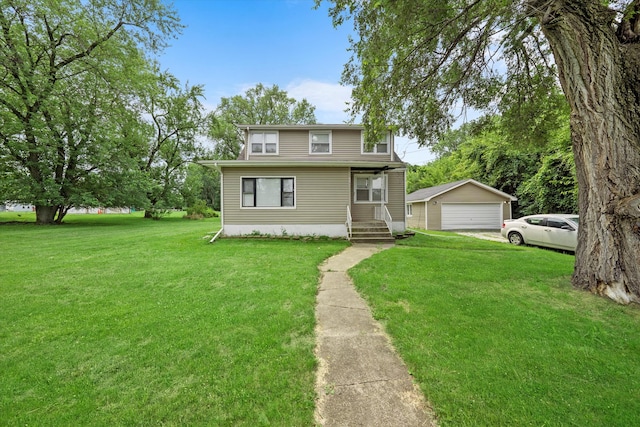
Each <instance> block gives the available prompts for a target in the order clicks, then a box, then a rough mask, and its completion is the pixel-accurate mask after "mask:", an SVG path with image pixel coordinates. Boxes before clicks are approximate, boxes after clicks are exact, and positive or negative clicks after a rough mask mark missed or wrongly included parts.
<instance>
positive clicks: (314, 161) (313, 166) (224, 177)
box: [200, 124, 406, 240]
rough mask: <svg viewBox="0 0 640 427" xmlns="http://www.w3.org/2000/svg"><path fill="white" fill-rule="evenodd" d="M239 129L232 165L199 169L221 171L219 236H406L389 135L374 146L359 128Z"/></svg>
mask: <svg viewBox="0 0 640 427" xmlns="http://www.w3.org/2000/svg"><path fill="white" fill-rule="evenodd" d="M238 127H239V128H240V129H241V130H242V132H243V133H244V148H243V150H242V153H241V155H240V157H239V158H238V159H237V160H208V161H202V162H200V163H201V164H203V165H205V166H208V167H215V168H218V169H219V170H220V172H221V218H222V227H223V229H222V233H223V235H226V236H239V235H249V234H255V233H260V234H271V235H282V234H287V235H317V236H330V237H345V238H352V235H353V233H354V231H355V230H357V229H359V228H360V229H362V230H366V229H369V230H371V228H367V227H372V226H373V224H374V223H377V224H378V225H379V226H382V227H383V228H384V230H385V231H386V233H387V235H388V236H391V235H392V234H393V233H395V232H404V231H405V167H406V164H405V163H403V162H402V161H401V160H400V158H399V157H398V156H397V155H396V153H395V152H394V137H393V134H392V133H391V132H389V133H388V134H387V135H386V137H385V138H384V140H382V141H377V142H376V143H375V144H373V145H371V144H366V143H365V141H364V136H363V135H364V128H363V127H362V126H359V125H348V124H338V125H238ZM365 225H366V226H365ZM354 240H355V239H354Z"/></svg>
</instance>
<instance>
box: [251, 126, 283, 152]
mask: <svg viewBox="0 0 640 427" xmlns="http://www.w3.org/2000/svg"><path fill="white" fill-rule="evenodd" d="M249 146H250V147H251V154H278V132H273V131H270V132H259V131H253V132H251V133H250V134H249Z"/></svg>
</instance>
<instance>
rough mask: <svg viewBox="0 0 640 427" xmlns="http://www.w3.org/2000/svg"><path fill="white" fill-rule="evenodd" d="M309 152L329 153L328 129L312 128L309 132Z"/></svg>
mask: <svg viewBox="0 0 640 427" xmlns="http://www.w3.org/2000/svg"><path fill="white" fill-rule="evenodd" d="M309 154H331V131H330V130H313V131H310V132H309Z"/></svg>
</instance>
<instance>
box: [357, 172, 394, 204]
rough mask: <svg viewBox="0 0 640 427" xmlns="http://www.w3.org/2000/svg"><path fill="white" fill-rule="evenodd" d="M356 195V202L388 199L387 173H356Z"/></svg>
mask: <svg viewBox="0 0 640 427" xmlns="http://www.w3.org/2000/svg"><path fill="white" fill-rule="evenodd" d="M353 182H354V196H353V199H354V201H355V202H356V203H375V202H386V201H387V176H386V175H356V176H355V179H354V180H353Z"/></svg>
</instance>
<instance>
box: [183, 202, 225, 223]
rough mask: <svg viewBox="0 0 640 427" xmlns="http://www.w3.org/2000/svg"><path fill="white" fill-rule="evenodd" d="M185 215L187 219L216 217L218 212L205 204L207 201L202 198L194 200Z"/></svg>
mask: <svg viewBox="0 0 640 427" xmlns="http://www.w3.org/2000/svg"><path fill="white" fill-rule="evenodd" d="M186 217H187V218H189V219H202V218H217V217H218V213H217V212H216V211H214V210H213V209H211V208H210V207H209V206H207V202H205V201H204V200H196V202H195V203H194V204H193V205H191V206H189V207H188V208H187V215H186Z"/></svg>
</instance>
